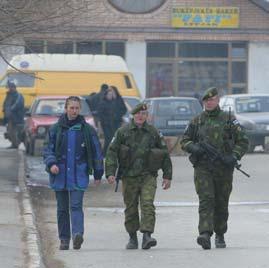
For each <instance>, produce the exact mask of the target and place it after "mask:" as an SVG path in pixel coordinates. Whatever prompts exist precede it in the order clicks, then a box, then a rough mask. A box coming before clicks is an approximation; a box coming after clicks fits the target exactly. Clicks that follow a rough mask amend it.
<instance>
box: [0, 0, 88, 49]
mask: <svg viewBox="0 0 269 268" xmlns="http://www.w3.org/2000/svg"><path fill="white" fill-rule="evenodd" d="M84 11H85V2H84V1H83V0H79V1H76V0H75V1H74V0H73V1H70V0H0V44H3V43H5V42H6V41H7V40H10V38H14V37H15V38H19V37H21V36H23V35H25V34H29V33H39V34H41V33H47V32H50V31H55V30H56V29H57V31H60V30H61V25H65V24H66V23H69V24H70V23H72V21H73V20H74V18H76V17H78V16H80V15H81V13H82V12H84Z"/></svg>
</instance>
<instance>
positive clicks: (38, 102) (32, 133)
mask: <svg viewBox="0 0 269 268" xmlns="http://www.w3.org/2000/svg"><path fill="white" fill-rule="evenodd" d="M66 98H67V96H40V97H37V98H36V99H35V100H34V102H33V104H32V106H31V108H30V110H29V111H28V112H27V113H26V119H25V127H24V145H25V149H26V153H27V154H31V155H36V154H38V153H40V151H41V149H42V147H43V143H44V139H45V137H46V135H47V132H48V129H49V127H50V126H51V125H52V124H54V123H56V122H57V121H58V119H59V117H60V115H61V114H62V113H63V112H64V105H65V100H66ZM81 103H82V109H81V113H80V114H81V115H83V116H84V117H85V119H86V121H87V122H88V123H89V124H90V125H92V126H93V127H94V128H96V126H95V123H94V120H93V117H92V115H91V111H90V109H89V106H88V105H87V103H86V101H85V99H84V98H81Z"/></svg>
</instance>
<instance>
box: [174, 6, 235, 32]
mask: <svg viewBox="0 0 269 268" xmlns="http://www.w3.org/2000/svg"><path fill="white" fill-rule="evenodd" d="M172 27H175V28H238V27H239V8H237V7H174V8H173V9H172Z"/></svg>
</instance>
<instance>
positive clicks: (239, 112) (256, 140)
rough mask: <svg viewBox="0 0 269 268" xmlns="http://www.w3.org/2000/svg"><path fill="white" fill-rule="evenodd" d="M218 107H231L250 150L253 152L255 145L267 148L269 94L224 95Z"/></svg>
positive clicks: (225, 108) (226, 109)
mask: <svg viewBox="0 0 269 268" xmlns="http://www.w3.org/2000/svg"><path fill="white" fill-rule="evenodd" d="M220 107H221V108H222V109H223V110H225V111H229V109H231V112H232V113H233V114H234V115H235V116H236V118H237V120H238V121H239V123H240V124H241V125H242V126H243V127H244V128H245V130H246V133H247V135H248V138H249V142H250V146H249V151H250V152H253V151H254V149H255V147H256V146H257V145H262V146H263V148H264V149H265V150H268V148H266V147H267V146H266V143H267V142H268V141H267V139H266V137H268V138H269V94H236V95H225V96H223V97H221V99H220Z"/></svg>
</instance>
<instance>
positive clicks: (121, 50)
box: [105, 42, 125, 58]
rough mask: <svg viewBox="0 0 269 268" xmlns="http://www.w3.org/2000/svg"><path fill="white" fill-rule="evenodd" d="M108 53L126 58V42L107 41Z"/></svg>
mask: <svg viewBox="0 0 269 268" xmlns="http://www.w3.org/2000/svg"><path fill="white" fill-rule="evenodd" d="M105 45H106V55H117V56H121V57H122V58H125V44H124V42H106V44H105Z"/></svg>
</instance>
